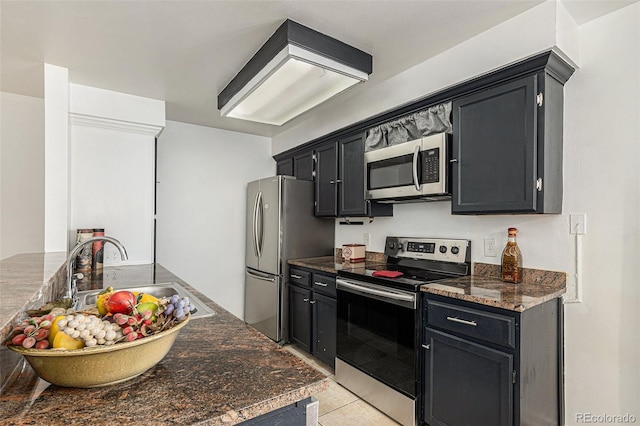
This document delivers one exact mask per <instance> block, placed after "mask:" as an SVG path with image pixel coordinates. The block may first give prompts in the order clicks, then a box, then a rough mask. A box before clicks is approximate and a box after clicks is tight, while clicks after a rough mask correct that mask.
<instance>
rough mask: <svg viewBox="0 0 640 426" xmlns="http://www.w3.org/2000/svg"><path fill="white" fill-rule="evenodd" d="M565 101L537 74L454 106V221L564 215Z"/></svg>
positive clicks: (543, 75) (558, 86)
mask: <svg viewBox="0 0 640 426" xmlns="http://www.w3.org/2000/svg"><path fill="white" fill-rule="evenodd" d="M562 98H563V91H562V84H560V83H559V82H558V81H557V80H555V79H554V78H552V77H550V76H549V75H547V74H546V73H544V72H539V73H536V74H533V75H529V76H526V77H522V78H519V79H516V80H511V81H508V82H505V83H501V84H499V85H495V86H492V87H490V88H488V89H485V90H481V91H479V92H475V93H472V94H470V95H467V96H464V97H461V98H459V99H456V100H454V101H453V156H452V158H453V161H454V162H453V163H452V167H453V173H452V176H453V185H452V205H451V211H452V213H463V214H464V213H472V214H482V213H561V208H562V101H563V99H562Z"/></svg>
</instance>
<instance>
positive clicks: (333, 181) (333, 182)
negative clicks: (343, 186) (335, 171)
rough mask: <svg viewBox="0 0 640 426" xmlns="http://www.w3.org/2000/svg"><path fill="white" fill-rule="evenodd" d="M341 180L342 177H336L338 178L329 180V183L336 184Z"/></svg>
mask: <svg viewBox="0 0 640 426" xmlns="http://www.w3.org/2000/svg"><path fill="white" fill-rule="evenodd" d="M341 182H342V179H336V180H330V181H329V183H330V184H331V185H334V184H336V183H341Z"/></svg>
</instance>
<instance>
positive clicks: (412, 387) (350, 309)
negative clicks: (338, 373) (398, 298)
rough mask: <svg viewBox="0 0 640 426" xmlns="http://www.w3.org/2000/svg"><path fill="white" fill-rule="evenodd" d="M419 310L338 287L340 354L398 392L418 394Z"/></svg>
mask: <svg viewBox="0 0 640 426" xmlns="http://www.w3.org/2000/svg"><path fill="white" fill-rule="evenodd" d="M416 312H417V311H416V310H413V309H410V308H405V307H401V306H397V305H393V304H391V303H385V302H381V301H378V300H374V299H370V298H367V297H365V296H361V295H356V294H353V293H349V292H346V291H340V290H339V291H338V325H337V342H336V353H337V356H338V357H339V358H340V359H342V360H343V361H346V362H348V363H349V364H351V365H352V366H354V367H356V368H358V369H360V370H362V371H363V372H365V373H367V374H369V375H370V376H372V377H374V378H376V379H378V380H380V381H381V382H383V383H385V384H387V385H388V386H391V387H392V388H394V389H396V390H398V391H399V392H402V393H404V394H406V395H407V396H410V397H415V396H416V359H415V356H416V355H415V352H416V351H415V338H416V329H415V314H416Z"/></svg>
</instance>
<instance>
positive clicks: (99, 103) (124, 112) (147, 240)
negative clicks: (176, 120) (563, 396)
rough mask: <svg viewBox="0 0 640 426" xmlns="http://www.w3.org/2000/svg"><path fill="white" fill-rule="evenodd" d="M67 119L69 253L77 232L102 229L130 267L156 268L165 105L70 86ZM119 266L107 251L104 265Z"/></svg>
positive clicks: (113, 254) (113, 253) (117, 257)
mask: <svg viewBox="0 0 640 426" xmlns="http://www.w3.org/2000/svg"><path fill="white" fill-rule="evenodd" d="M69 119H70V141H69V144H70V148H69V152H70V171H69V179H70V191H69V228H68V229H69V247H72V246H73V245H75V236H76V230H77V229H78V228H104V229H105V234H106V235H109V236H111V237H114V238H116V239H118V240H119V241H120V242H121V243H122V244H123V245H124V246H125V248H126V249H127V253H128V255H129V260H128V261H127V262H126V263H127V264H147V263H152V262H153V247H154V200H155V198H154V191H155V136H156V135H157V134H158V133H159V132H160V131H161V130H162V127H163V126H164V121H165V112H164V101H159V100H155V99H149V98H142V97H140V96H133V95H129V94H125V93H118V92H113V91H109V90H104V89H98V88H95V87H89V86H82V85H78V84H71V85H70V101H69ZM120 262H121V259H120V254H119V252H118V251H117V249H116V248H115V247H114V246H113V245H111V244H107V245H105V265H110V264H114V263H120Z"/></svg>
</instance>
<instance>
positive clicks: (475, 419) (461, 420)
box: [423, 328, 513, 426]
mask: <svg viewBox="0 0 640 426" xmlns="http://www.w3.org/2000/svg"><path fill="white" fill-rule="evenodd" d="M424 341H425V346H424V347H423V348H424V370H425V371H424V382H423V394H424V421H425V422H426V423H428V424H430V425H439V426H440V425H442V426H444V425H474V426H509V425H511V424H512V418H513V411H512V410H513V381H512V380H513V376H512V371H513V355H510V354H507V353H505V352H502V351H497V350H494V349H491V348H488V347H486V346H482V345H478V344H475V343H472V342H469V341H467V340H464V339H461V338H459V337H456V336H453V335H451V334H446V333H441V332H439V331H437V330H431V329H428V328H427V329H426V332H425V339H424Z"/></svg>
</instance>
